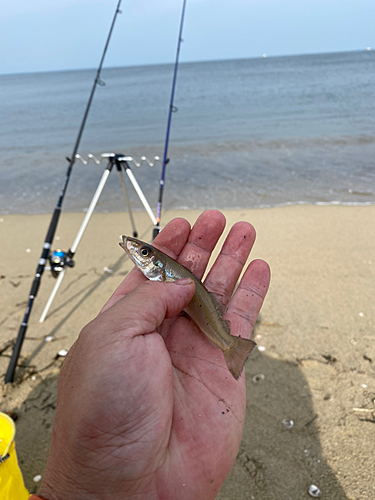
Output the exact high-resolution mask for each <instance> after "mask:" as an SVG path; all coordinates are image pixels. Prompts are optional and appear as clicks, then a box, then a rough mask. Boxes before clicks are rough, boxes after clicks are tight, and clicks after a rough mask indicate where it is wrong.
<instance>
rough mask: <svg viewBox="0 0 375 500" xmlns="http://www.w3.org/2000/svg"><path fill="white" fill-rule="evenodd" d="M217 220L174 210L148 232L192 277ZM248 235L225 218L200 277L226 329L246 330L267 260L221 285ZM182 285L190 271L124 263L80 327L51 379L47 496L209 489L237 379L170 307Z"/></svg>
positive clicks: (240, 408)
mask: <svg viewBox="0 0 375 500" xmlns="http://www.w3.org/2000/svg"><path fill="white" fill-rule="evenodd" d="M224 225H225V219H224V217H223V215H222V214H221V213H220V212H217V211H208V212H204V213H203V214H202V215H201V216H200V217H199V219H198V220H197V222H196V224H195V225H194V227H193V229H192V230H190V226H189V224H188V223H187V221H185V220H184V219H175V220H173V221H172V222H170V223H169V224H168V225H167V226H166V227H165V229H164V230H163V231H162V232H161V233H160V234H159V236H158V237H157V238H156V239H155V242H154V244H155V246H157V247H158V248H159V249H160V250H162V251H164V252H165V253H168V254H169V255H170V256H171V257H173V258H176V260H178V261H179V262H180V263H181V264H183V265H185V266H186V267H188V268H189V269H190V270H191V271H192V272H193V273H194V274H195V275H196V276H197V277H198V278H201V277H202V276H203V274H204V272H205V269H206V267H207V264H208V260H209V257H210V255H211V252H212V250H213V248H214V246H215V244H216V243H217V240H218V238H219V237H220V235H221V233H222V231H223V229H224ZM254 239H255V232H254V229H253V228H252V226H251V225H250V224H248V223H245V222H240V223H237V224H235V225H234V226H233V227H232V229H231V231H230V233H229V235H228V237H227V239H226V241H225V243H224V245H223V248H222V249H221V252H220V254H219V256H218V258H217V259H216V261H215V263H214V265H213V266H212V269H211V271H210V272H209V274H208V276H207V278H206V280H205V286H206V287H207V289H208V290H209V291H211V292H213V293H215V295H216V297H217V299H218V302H219V303H221V304H222V305H223V307H225V309H226V313H225V315H224V318H225V319H226V320H227V321H228V322H229V323H230V326H231V333H232V334H234V335H241V336H242V337H247V338H249V336H250V334H251V330H252V326H253V324H254V322H255V320H256V317H257V315H258V312H259V309H260V307H261V304H262V301H263V298H264V296H265V293H266V291H267V288H268V282H269V270H268V266H267V265H266V264H265V263H264V262H263V261H254V262H252V263H251V264H250V266H249V267H248V268H247V270H246V271H245V273H244V276H243V278H242V280H241V282H240V284H239V286H238V288H237V290H236V292H235V294H234V295H233V297H232V293H233V290H234V288H235V285H236V283H237V281H238V278H239V275H240V273H241V271H242V268H243V265H244V263H245V261H246V259H247V257H248V255H249V252H250V250H251V247H252V245H253V242H254ZM193 293H194V284H193V283H192V282H191V281H190V283H188V284H185V285H176V284H174V283H151V282H148V281H147V280H146V278H145V277H144V276H143V275H142V273H141V272H140V271H139V270H137V269H134V270H133V271H132V272H131V273H130V274H129V275H128V276H127V278H126V279H125V280H124V281H123V283H122V284H121V285H120V286H119V288H118V289H117V290H116V292H115V293H114V294H113V296H112V297H111V298H110V300H109V301H108V303H107V304H106V305H105V306H104V308H103V310H102V312H101V314H99V316H98V317H97V318H96V319H95V320H94V321H92V322H91V323H90V324H89V325H87V326H86V327H85V328H84V329H83V331H82V332H81V334H80V337H79V339H78V340H77V342H76V343H75V344H74V346H73V347H72V349H71V350H70V352H69V354H68V356H67V359H66V361H65V363H64V366H63V369H62V373H61V376H60V379H59V389H58V409H57V414H56V420H55V426H54V436H53V443H52V448H51V453H50V458H49V461H48V464H47V469H46V473H45V476H44V482H43V484H42V488H41V492H40V494H41V495H42V496H43V495H44V496H45V498H46V499H48V500H60V499H61V500H62V499H63V498H66V492H67V491H70V496H69V498H72V499H77V500H81V499H82V500H86V499H101V500H102V499H103V500H104V499H107V498H108V499H111V500H113V499H125V498H132V497H134V498H137V499H141V498H145V499H163V500H164V499H166V500H167V499H171V500H172V499H179V500H180V499H181V500H183V499H189V500H190V499H192V498H194V499H196V500H199V499H202V500H203V499H204V500H209V499H214V498H215V497H216V495H217V493H218V491H219V489H220V487H221V485H222V483H223V482H224V480H225V478H226V476H227V475H228V473H229V471H230V469H231V467H232V466H233V463H234V460H235V457H236V454H237V452H238V448H239V444H240V440H241V434H242V427H243V422H244V418H245V410H246V397H245V377H244V375H242V376H241V377H240V379H239V380H238V381H236V380H235V379H234V378H233V377H232V375H231V374H230V373H229V371H228V369H227V367H226V364H225V361H224V357H223V354H222V352H221V351H220V350H219V349H217V348H215V347H214V346H213V345H211V344H210V343H209V342H208V340H207V339H206V338H205V337H204V335H203V334H202V333H201V332H200V331H199V330H198V329H197V327H196V326H195V325H194V324H193V323H192V321H191V320H190V319H189V318H188V317H186V316H185V315H184V314H180V311H181V310H182V309H183V308H184V307H185V306H186V305H187V303H188V302H189V301H190V299H191V297H192V295H193ZM230 297H232V298H231V299H230ZM64 492H65V493H64ZM64 494H65V496H64Z"/></svg>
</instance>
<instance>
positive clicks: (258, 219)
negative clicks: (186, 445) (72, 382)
mask: <svg viewBox="0 0 375 500" xmlns="http://www.w3.org/2000/svg"><path fill="white" fill-rule="evenodd" d="M199 213H200V212H199V211H193V210H190V211H178V212H174V211H168V212H166V213H165V214H164V216H163V224H165V223H167V222H168V221H169V220H171V219H172V218H174V217H176V216H182V217H185V218H186V219H188V220H189V222H190V223H194V221H195V220H196V218H197V217H198V215H199ZM224 213H225V216H226V218H227V228H226V231H227V230H228V229H229V228H230V226H231V225H232V224H233V223H234V222H236V221H239V220H247V221H249V222H251V223H252V224H253V225H254V227H255V228H256V231H257V240H256V243H255V246H254V250H253V252H252V255H251V259H254V258H262V259H265V260H266V261H267V262H268V263H269V265H270V267H271V271H272V279H271V286H270V290H269V293H268V296H267V298H266V301H265V303H264V306H263V309H262V311H261V314H260V318H259V320H258V322H257V325H256V329H255V338H256V342H257V343H258V346H261V348H263V349H261V350H255V352H253V353H252V355H251V356H250V358H249V360H248V362H247V365H246V381H247V416H246V422H245V427H244V433H243V439H242V444H241V448H240V451H239V454H238V457H237V460H236V463H235V465H234V467H233V469H232V471H231V473H230V475H229V477H228V478H227V480H226V482H225V484H224V485H223V487H222V489H221V491H220V493H219V495H218V497H217V498H218V499H219V500H245V499H246V500H247V499H249V500H250V499H254V500H303V499H308V498H311V497H310V496H309V495H308V493H307V490H308V488H309V486H310V485H312V484H314V485H316V486H318V487H319V488H320V490H321V492H322V495H321V498H324V499H329V500H344V499H350V500H362V499H363V500H365V499H366V500H369V499H371V498H375V467H374V461H373V453H374V451H373V450H374V446H375V370H374V367H375V332H374V324H375V313H374V307H373V306H374V297H375V295H374V292H375V285H374V283H375V233H374V220H375V206H366V207H359V206H350V207H344V206H307V205H306V206H290V207H279V208H269V209H251V210H231V211H224ZM83 217H84V214H83V213H67V214H65V213H64V214H63V215H62V217H61V221H60V223H59V227H58V230H57V237H58V239H57V240H56V241H55V243H54V248H58V247H59V246H60V245H61V248H63V249H65V250H67V249H68V248H69V247H70V245H71V244H72V243H73V241H74V238H75V236H76V233H77V231H78V228H79V226H80V224H81V222H82V220H83ZM135 219H136V224H137V227H138V229H139V237H140V238H141V239H145V240H149V239H150V237H151V233H152V226H151V223H150V221H149V219H148V217H147V215H146V214H145V213H143V212H138V213H135ZM49 220H50V216H49V215H3V216H0V235H1V246H0V295H1V313H0V374H1V378H2V398H1V408H0V409H1V411H11V412H15V413H17V414H18V420H17V422H16V426H17V436H16V446H17V453H18V457H19V462H20V467H21V469H22V472H23V475H24V479H25V483H26V486H27V488H28V489H29V491H30V492H31V493H34V492H37V490H38V483H34V482H33V477H34V476H35V475H37V474H41V475H42V474H43V470H44V467H45V463H46V459H47V456H48V450H49V444H50V439H51V432H52V425H53V419H54V413H55V403H56V382H57V378H58V374H59V371H60V367H61V365H62V363H63V358H59V357H56V355H57V353H58V351H60V350H61V349H69V347H70V346H71V345H72V343H73V342H74V341H75V339H76V338H77V336H78V334H79V332H80V330H81V328H82V327H83V326H84V325H85V324H86V323H87V322H89V321H90V320H91V319H93V318H94V317H95V316H96V315H97V313H98V312H99V310H100V308H101V307H102V306H103V304H104V303H105V302H106V300H107V299H108V298H109V296H110V295H111V294H112V292H113V291H114V289H115V288H116V287H117V286H118V284H119V283H120V282H121V281H122V280H123V279H124V277H125V276H126V275H127V273H128V272H129V271H130V269H131V268H132V265H131V263H130V262H129V260H128V258H127V257H126V255H125V254H124V252H123V251H122V250H121V249H120V248H119V246H118V241H119V235H121V234H130V233H131V226H130V223H129V219H128V216H127V214H126V213H107V214H94V216H93V218H92V220H91V222H90V224H89V226H88V228H87V231H86V233H85V235H84V238H83V240H82V242H81V244H80V246H79V248H78V251H77V255H76V259H75V260H76V266H75V267H74V268H72V269H68V271H67V274H66V276H65V279H64V281H63V284H62V286H61V288H60V291H59V293H58V295H57V297H56V299H55V301H54V303H53V305H52V307H51V310H50V312H49V315H48V317H47V319H46V321H45V322H44V323H43V324H39V322H38V320H39V317H40V315H41V313H42V310H43V308H44V305H45V303H46V301H47V299H48V297H49V295H50V293H51V290H52V288H53V285H54V279H53V278H52V276H51V275H50V273H49V272H45V275H44V276H43V280H42V285H41V288H40V290H39V293H38V297H37V300H36V301H35V305H34V308H33V311H32V314H31V317H30V321H29V328H28V331H27V338H26V340H25V342H24V346H23V350H22V357H21V360H20V363H21V365H23V366H24V368H23V369H22V370H21V373H19V377H18V379H17V382H16V383H15V384H14V385H11V384H9V385H7V386H4V384H3V378H4V373H5V370H6V367H7V365H8V362H9V355H10V353H11V345H10V344H11V341H12V340H14V339H15V337H16V335H17V332H18V328H19V325H20V323H21V321H22V317H23V314H24V310H25V307H26V301H27V298H28V294H29V291H30V286H31V282H32V279H33V275H34V273H35V269H36V266H37V262H38V259H39V257H40V253H41V249H42V245H43V241H44V237H45V233H46V230H47V227H48V224H49ZM219 246H220V244H219V245H218V247H219ZM47 335H49V336H51V335H52V336H53V338H54V340H53V341H52V342H45V337H46V336H47ZM259 375H262V376H259ZM263 376H264V377H263ZM284 419H287V420H293V423H294V424H293V426H292V427H291V428H290V429H287V428H286V427H285V425H283V423H282V421H283V420H284Z"/></svg>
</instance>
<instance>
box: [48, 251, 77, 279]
mask: <svg viewBox="0 0 375 500" xmlns="http://www.w3.org/2000/svg"><path fill="white" fill-rule="evenodd" d="M48 260H49V262H50V265H51V273H52V276H53V277H54V278H57V276H58V275H59V273H61V271H62V270H63V269H64V268H65V267H74V265H75V262H74V260H73V254H72V253H71V252H70V250H69V252H64V251H63V250H60V249H58V250H55V251H54V252H52V253H50V255H49V257H48Z"/></svg>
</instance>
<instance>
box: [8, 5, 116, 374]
mask: <svg viewBox="0 0 375 500" xmlns="http://www.w3.org/2000/svg"><path fill="white" fill-rule="evenodd" d="M121 1H122V0H119V1H118V4H117V7H116V11H115V14H114V16H113V19H112V24H111V27H110V30H109V33H108V37H107V40H106V43H105V46H104V50H103V54H102V57H101V60H100V63H99V67H98V70H97V72H96V76H95V80H94V84H93V87H92V90H91V93H90V97H89V100H88V102H87V106H86V110H85V113H84V115H83V119H82V123H81V126H80V129H79V132H78V136H77V139H76V142H75V145H74V148H73V152H72V156H71V157H70V158H67V160H68V161H69V166H68V170H67V172H66V176H65V181H64V184H63V188H62V190H61V193H60V196H59V199H58V201H57V205H56V208H55V210H54V212H53V215H52V219H51V222H50V225H49V228H48V231H47V235H46V238H45V241H44V244H43V250H42V255H41V257H40V259H39V262H38V267H37V269H36V273H35V277H34V280H33V283H32V286H31V290H30V295H29V301H28V304H27V307H26V311H25V315H24V318H23V321H22V323H21V326H20V328H19V330H18V335H17V339H16V343H15V345H14V348H13V352H12V356H11V358H10V362H9V365H8V369H7V372H6V374H5V383H8V382H13V381H14V373H15V371H16V367H17V363H18V358H19V356H20V353H21V348H22V344H23V341H24V339H25V335H26V330H27V326H28V322H29V317H30V313H31V309H32V307H33V304H34V300H35V297H36V295H37V293H38V290H39V286H40V282H41V279H42V274H43V272H44V269H45V266H46V263H47V260H48V258H49V255H50V248H51V245H52V242H53V239H54V237H55V233H56V229H57V224H58V222H59V219H60V214H61V207H62V203H63V200H64V197H65V193H66V190H67V187H68V183H69V179H70V175H71V173H72V170H73V165H74V163H75V161H76V154H77V151H78V148H79V144H80V142H81V137H82V134H83V129H84V128H85V125H86V120H87V116H88V114H89V110H90V107H91V103H92V100H93V97H94V93H95V89H96V86H97V85H100V86H103V85H104V82H103V81H102V80H101V78H100V73H101V70H102V66H103V62H104V58H105V55H106V52H107V49H108V45H109V41H110V39H111V35H112V31H113V28H114V25H115V21H116V18H117V15H118V14H121V10H120V4H121ZM71 257H72V256H69V255H67V260H66V265H68V266H73V265H74V262H73V260H71Z"/></svg>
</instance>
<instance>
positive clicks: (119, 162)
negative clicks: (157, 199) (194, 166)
mask: <svg viewBox="0 0 375 500" xmlns="http://www.w3.org/2000/svg"><path fill="white" fill-rule="evenodd" d="M101 156H102V158H108V165H107V168H106V169H105V170H104V172H103V175H102V178H101V180H100V182H99V185H98V187H97V189H96V191H95V194H94V196H93V198H92V200H91V203H90V206H89V208H88V210H87V213H86V215H85V218H84V219H83V222H82V224H81V227H80V228H79V230H78V233H77V236H76V238H75V240H74V242H73V245H72V246H71V247H70V250H69V251H68V252H67V254H66V255H67V259H68V262H69V263H72V262H73V260H72V259H73V257H74V255H75V253H76V251H77V248H78V245H79V243H80V241H81V239H82V237H83V234H84V232H85V230H86V228H87V225H88V223H89V221H90V218H91V216H92V214H93V212H94V210H95V207H96V205H97V203H98V201H99V198H100V195H101V194H102V191H103V189H104V186H105V184H106V182H107V180H108V177H109V174H110V173H111V171H112V168H113V166H116V168H117V171H118V174H119V178H120V183H121V187H122V191H123V194H124V198H125V200H126V204H127V207H128V212H129V217H130V221H131V224H132V228H133V236H134V237H137V231H136V229H135V224H134V219H133V214H132V210H131V207H130V201H129V197H128V194H127V191H126V186H125V182H124V178H123V175H122V169H124V170H125V172H126V173H127V175H128V177H129V179H130V182H131V183H132V185H133V187H134V189H135V191H136V193H137V194H138V196H139V199H140V200H141V202H142V204H143V206H144V208H145V209H146V212H147V213H148V215H149V217H150V219H151V222H152V223H153V224H154V225H156V217H155V215H154V213H153V211H152V209H151V207H150V205H149V203H148V201H147V199H146V197H145V195H144V194H143V192H142V190H141V188H140V187H139V184H138V182H137V180H136V178H135V177H134V174H133V172H132V171H131V169H130V166H129V162H133V163H134V164H135V165H136V166H137V167H139V166H140V165H141V163H142V162H146V163H147V164H148V165H149V166H150V167H152V166H153V165H154V164H155V163H156V162H157V161H160V158H159V157H158V156H155V159H154V163H152V162H150V161H149V160H148V159H147V158H146V157H145V156H142V157H141V162H140V163H138V162H137V161H135V160H134V159H133V158H132V157H131V156H124V155H119V154H115V153H104V154H102V155H101ZM76 157H77V158H78V159H79V160H81V161H82V163H85V164H86V163H87V161H86V160H84V159H83V158H82V157H81V156H80V155H76ZM88 158H89V159H92V160H93V161H95V163H97V164H98V163H100V160H98V159H97V158H95V156H94V155H92V154H89V155H88ZM69 263H68V267H69ZM73 265H74V264H73ZM70 267H71V264H70ZM66 269H67V268H66V266H65V265H64V266H63V267H61V269H59V271H58V274H57V280H56V283H55V286H54V287H53V290H52V292H51V295H50V297H49V299H48V301H47V304H46V305H45V307H44V310H43V312H42V315H41V317H40V319H39V323H43V321H44V320H45V318H46V316H47V314H48V311H49V309H50V307H51V304H52V302H53V300H54V298H55V296H56V294H57V291H58V289H59V288H60V285H61V283H62V280H63V279H64V276H65V273H66Z"/></svg>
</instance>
